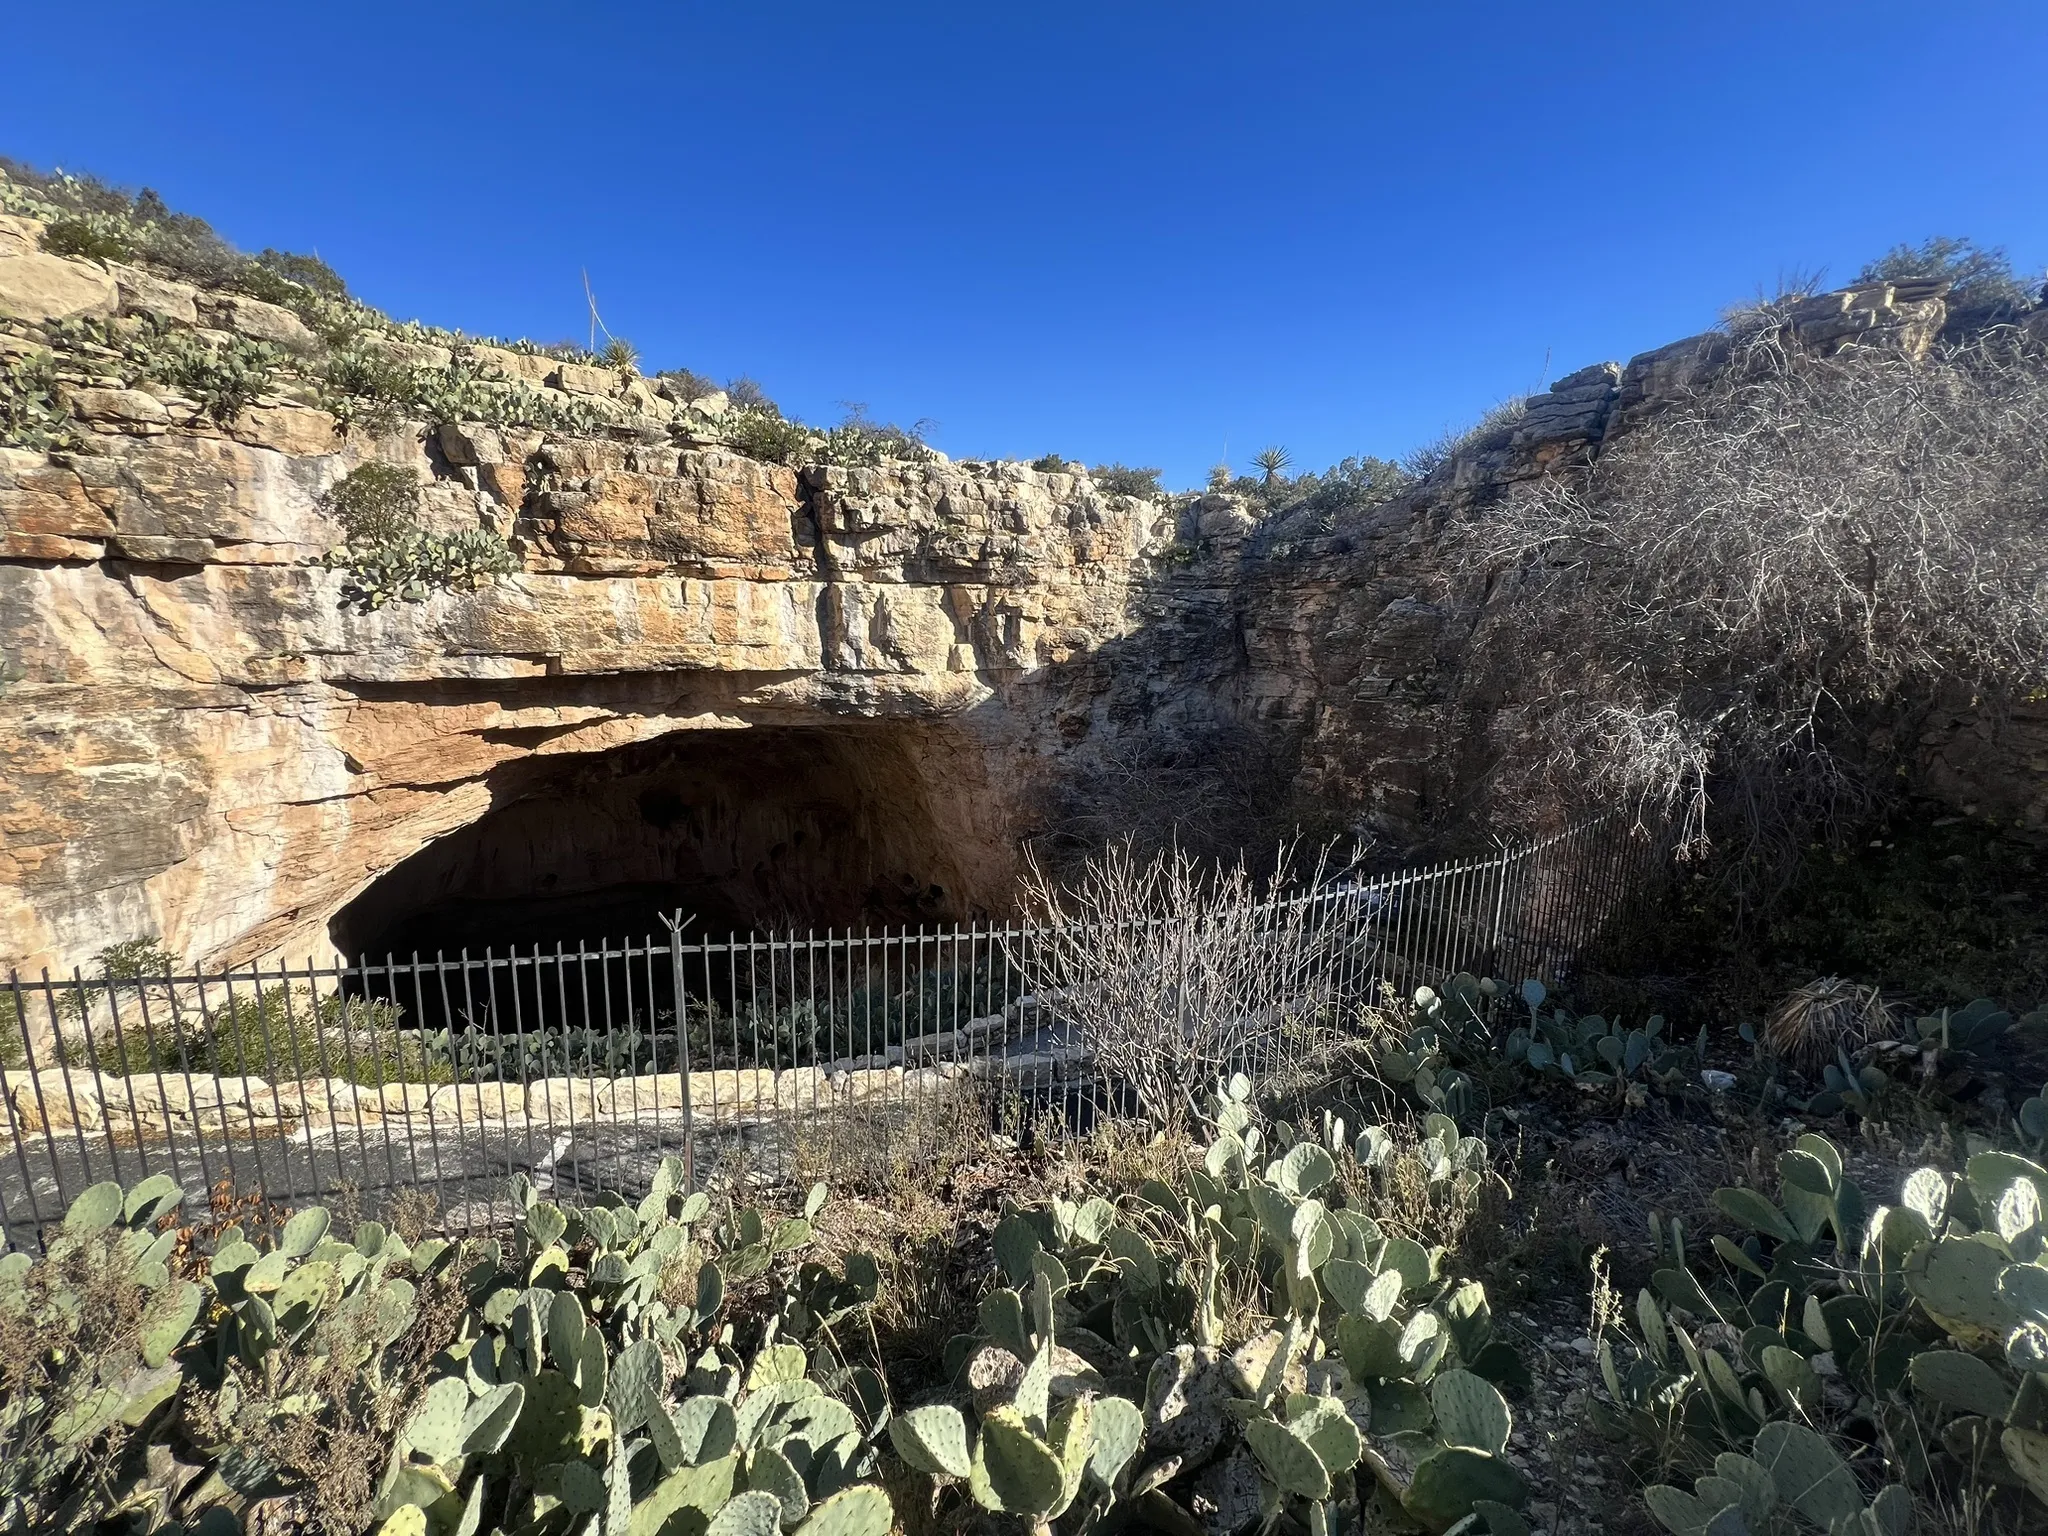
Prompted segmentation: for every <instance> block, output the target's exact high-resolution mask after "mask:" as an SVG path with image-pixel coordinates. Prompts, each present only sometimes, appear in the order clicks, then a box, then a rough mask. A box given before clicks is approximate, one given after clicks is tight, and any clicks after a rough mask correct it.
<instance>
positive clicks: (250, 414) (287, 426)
mask: <svg viewBox="0 0 2048 1536" xmlns="http://www.w3.org/2000/svg"><path fill="white" fill-rule="evenodd" d="M233 431H234V436H235V440H236V441H237V442H242V443H247V444H249V445H250V446H251V447H255V448H270V449H274V450H275V451H276V452H278V453H288V454H293V455H297V456H307V457H310V456H312V455H315V454H323V453H333V452H335V451H336V450H337V449H338V448H339V447H340V441H339V437H338V432H339V424H338V423H337V422H336V421H335V419H334V418H333V417H332V416H331V415H329V414H328V413H327V412H326V411H316V410H312V409H310V408H308V407H305V406H297V405H271V406H256V405H252V406H247V407H245V408H244V409H243V411H242V413H241V414H240V415H239V416H237V417H236V418H235V425H234V428H233Z"/></svg>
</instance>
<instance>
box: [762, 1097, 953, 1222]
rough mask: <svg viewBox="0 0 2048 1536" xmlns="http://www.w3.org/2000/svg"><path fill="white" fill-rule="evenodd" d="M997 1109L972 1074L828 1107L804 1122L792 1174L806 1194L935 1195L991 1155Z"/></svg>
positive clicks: (798, 1129)
mask: <svg viewBox="0 0 2048 1536" xmlns="http://www.w3.org/2000/svg"><path fill="white" fill-rule="evenodd" d="M989 1132H990V1124H989V1107H988V1105H987V1104H986V1103H984V1102H983V1093H982V1085H981V1083H980V1082H979V1081H978V1080H977V1079H976V1078H975V1077H974V1076H973V1075H972V1074H971V1073H960V1074H957V1075H955V1076H953V1077H949V1078H942V1079H941V1080H940V1081H939V1082H937V1083H936V1084H929V1083H928V1084H920V1085H917V1086H914V1087H911V1088H909V1089H908V1090H907V1091H906V1092H904V1093H903V1094H902V1095H901V1096H900V1097H899V1096H897V1095H894V1094H884V1095H877V1096H875V1097H872V1098H863V1099H856V1100H854V1101H852V1102H851V1103H848V1104H820V1105H819V1106H818V1107H817V1109H816V1110H815V1112H811V1113H806V1114H802V1115H799V1116H798V1117H797V1118H796V1123H795V1126H794V1129H793V1142H792V1145H791V1148H790V1170H791V1175H792V1180H793V1182H794V1183H795V1184H796V1185H797V1187H798V1188H808V1187H809V1186H810V1185H811V1184H812V1183H814V1182H815V1181H817V1180H820V1179H822V1180H824V1181H825V1183H827V1184H828V1185H830V1186H831V1187H832V1188H833V1189H835V1190H839V1191H846V1192H857V1193H860V1194H866V1195H876V1196H881V1197H883V1198H888V1197H891V1196H894V1195H897V1194H900V1193H902V1192H904V1191H906V1190H909V1189H913V1188H916V1189H932V1188H936V1187H938V1186H939V1185H940V1184H943V1183H944V1182H945V1181H946V1180H947V1179H948V1178H950V1177H951V1175H952V1173H953V1171H954V1170H955V1169H957V1168H959V1167H961V1166H962V1165H964V1164H967V1163H971V1162H973V1161H974V1160H975V1159H977V1158H980V1157H984V1156H986V1155H987V1153H988V1149H989Z"/></svg>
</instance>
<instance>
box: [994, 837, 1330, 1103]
mask: <svg viewBox="0 0 2048 1536" xmlns="http://www.w3.org/2000/svg"><path fill="white" fill-rule="evenodd" d="M1298 862H1299V861H1297V859H1296V858H1295V857H1294V851H1293V850H1291V849H1287V850H1283V851H1282V854H1281V857H1280V859H1279V860H1278V868H1279V873H1278V874H1276V875H1275V876H1274V878H1272V879H1271V880H1265V881H1262V880H1259V879H1257V878H1256V877H1254V875H1253V874H1252V873H1251V871H1250V870H1249V869H1248V868H1247V867H1246V866H1245V865H1244V864H1242V863H1238V864H1234V865H1216V864H1212V863H1208V862H1206V861H1202V860H1198V859H1197V858H1195V857H1194V856H1193V855H1192V854H1189V853H1187V852H1185V851H1183V850H1178V849H1175V850H1170V851H1168V852H1165V853H1161V854H1158V855H1156V856H1155V857H1153V858H1150V859H1144V858H1141V857H1140V856H1138V855H1137V854H1136V853H1135V852H1134V851H1133V849H1132V846H1131V845H1130V844H1129V843H1127V842H1126V843H1120V844H1112V845H1111V846H1109V847H1108V848H1106V849H1105V850H1103V852H1102V853H1100V854H1099V855H1097V856H1096V857H1094V858H1092V859H1090V860H1089V861H1088V863H1087V865H1086V866H1085V868H1084V869H1083V871H1082V873H1081V876H1080V878H1079V879H1078V880H1076V881H1075V882H1073V883H1072V884H1071V885H1068V886H1060V885H1058V884H1056V883H1055V882H1054V881H1053V880H1052V879H1051V878H1050V877H1049V876H1047V875H1046V873H1045V872H1044V871H1043V869H1041V868H1040V867H1039V866H1038V864H1037V863H1036V862H1035V861H1033V862H1032V863H1031V864H1030V865H1029V868H1028V870H1027V873H1026V876H1025V882H1024V885H1025V898H1026V902H1027V905H1028V906H1029V907H1030V908H1031V909H1032V910H1033V911H1034V913H1035V916H1036V918H1037V920H1038V921H1039V922H1040V923H1041V924H1042V925H1043V927H1042V930H1041V931H1040V932H1038V933H1037V934H1036V935H1035V936H1034V943H1033V944H1032V945H1031V946H1030V949H1029V953H1028V955H1027V957H1026V968H1027V976H1028V979H1029V981H1030V983H1031V985H1032V989H1033V990H1034V991H1035V992H1036V993H1037V995H1038V996H1039V997H1040V998H1041V999H1046V1000H1052V1003H1053V1007H1054V1009H1055V1011H1056V1012H1057V1014H1058V1016H1059V1017H1060V1018H1061V1020H1062V1021H1063V1022H1065V1023H1067V1024H1068V1025H1070V1026H1072V1027H1073V1029H1074V1030H1075V1032H1076V1033H1077V1035H1078V1036H1079V1038H1080V1039H1081V1041H1082V1042H1083V1043H1084V1044H1085V1045H1086V1047H1087V1048H1088V1050H1089V1053H1090V1054H1091V1055H1092V1057H1093V1058H1094V1060H1095V1063H1096V1065H1097V1066H1098V1068H1100V1069H1101V1071H1102V1072H1103V1073H1104V1074H1105V1075H1106V1076H1108V1077H1109V1078H1110V1079H1112V1080H1113V1081H1116V1082H1120V1083H1123V1084H1127V1085H1128V1086H1129V1087H1130V1089H1131V1091H1132V1092H1133V1093H1135V1094H1136V1095H1137V1098H1138V1102H1139V1103H1140V1105H1141V1106H1142V1107H1143V1108H1144V1110H1145V1112H1146V1113H1147V1114H1148V1115H1149V1116H1151V1117H1152V1118H1153V1119H1154V1120H1156V1121H1158V1122H1160V1123H1161V1124H1172V1123H1174V1122H1176V1121H1179V1120H1182V1119H1183V1118H1184V1117H1186V1116H1187V1115H1189V1114H1191V1113H1192V1112H1194V1111H1195V1110H1197V1109H1198V1108H1199V1106H1200V1104H1201V1101H1202V1097H1203V1095H1204V1094H1205V1093H1207V1092H1208V1091H1210V1089H1211V1088H1212V1087H1213V1085H1214V1083H1215V1081H1216V1078H1217V1076H1218V1075H1219V1074H1221V1073H1226V1072H1229V1071H1233V1070H1256V1068H1257V1066H1258V1065H1259V1063H1261V1062H1262V1061H1265V1060H1268V1059H1270V1057H1271V1056H1272V1055H1273V1054H1274V1051H1275V1049H1276V1047H1277V1046H1278V1044H1279V1043H1280V1042H1282V1041H1286V1040H1290V1039H1293V1038H1296V1037H1298V1035H1299V1034H1300V1033H1301V1032H1302V1031H1303V1030H1304V1029H1305V1028H1309V1027H1312V1025H1313V1021H1314V1020H1315V1019H1316V1018H1317V1017H1318V1016H1319V1015H1320V1014H1321V1013H1322V1012H1323V1011H1324V1010H1325V1009H1326V1008H1327V1007H1328V1006H1330V1003H1331V1001H1332V994H1331V984H1332V980H1333V977H1334V972H1335V966H1334V964H1333V962H1334V959H1335V952H1336V949H1337V946H1338V943H1339V942H1340V937H1339V934H1338V931H1337V928H1336V925H1335V924H1333V923H1332V922H1330V921H1329V919H1328V918H1327V916H1325V915H1324V914H1323V913H1322V912H1321V911H1320V909H1319V908H1318V907H1317V906H1316V904H1314V903H1312V902H1308V901H1286V900H1278V899H1276V898H1277V897H1278V896H1279V895H1280V894H1281V893H1282V892H1283V891H1284V890H1287V889H1290V888H1305V889H1308V890H1313V889H1315V888H1316V887H1317V886H1318V885H1320V884H1321V880H1322V876H1323V873H1324V869H1325V863H1324V861H1323V860H1322V859H1317V860H1315V861H1313V863H1312V864H1309V865H1308V866H1307V874H1308V878H1307V879H1306V881H1304V882H1301V883H1300V885H1299V886H1297V885H1296V883H1295V882H1293V881H1291V880H1290V879H1289V875H1290V874H1291V873H1292V872H1293V870H1294V868H1295V866H1296V864H1297V863H1298Z"/></svg>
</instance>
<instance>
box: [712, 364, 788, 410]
mask: <svg viewBox="0 0 2048 1536" xmlns="http://www.w3.org/2000/svg"><path fill="white" fill-rule="evenodd" d="M725 395H726V398H727V399H728V400H730V401H731V402H732V403H733V404H734V405H736V406H738V407H739V408H740V409H741V410H743V411H765V412H767V413H769V414H770V415H774V416H780V415H781V414H782V408H781V407H780V406H778V405H777V404H776V403H775V402H774V401H773V400H771V399H769V398H768V391H767V390H765V389H763V388H762V387H761V386H760V384H759V382H757V381H756V380H754V379H752V378H749V377H748V376H747V375H746V374H744V373H743V374H741V375H740V376H739V377H738V378H736V379H729V380H727V381H726V386H725Z"/></svg>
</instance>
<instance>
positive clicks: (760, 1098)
mask: <svg viewBox="0 0 2048 1536" xmlns="http://www.w3.org/2000/svg"><path fill="white" fill-rule="evenodd" d="M774 1105H775V1073H774V1072H773V1070H771V1069H770V1068H767V1067H737V1068H735V1067H720V1068H718V1069H717V1070H715V1071H705V1072H692V1073H691V1074H690V1113H691V1114H692V1115H693V1116H695V1117H697V1118H698V1119H700V1120H702V1119H704V1118H706V1117H711V1118H716V1119H720V1120H723V1119H728V1118H730V1117H732V1116H734V1115H750V1114H758V1113H760V1112H761V1111H762V1110H764V1109H772V1108H773V1107H774Z"/></svg>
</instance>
